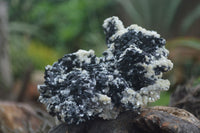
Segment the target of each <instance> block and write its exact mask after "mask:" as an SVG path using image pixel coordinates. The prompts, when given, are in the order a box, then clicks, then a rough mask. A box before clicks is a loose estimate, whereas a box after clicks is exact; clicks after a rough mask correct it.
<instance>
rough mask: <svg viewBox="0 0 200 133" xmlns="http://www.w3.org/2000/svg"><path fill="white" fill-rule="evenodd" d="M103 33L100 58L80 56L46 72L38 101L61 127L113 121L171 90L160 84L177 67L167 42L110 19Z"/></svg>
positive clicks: (86, 53)
mask: <svg viewBox="0 0 200 133" xmlns="http://www.w3.org/2000/svg"><path fill="white" fill-rule="evenodd" d="M103 28H104V33H105V35H106V43H107V46H108V49H107V50H106V51H104V53H103V56H102V57H96V56H95V54H94V51H93V50H89V51H85V50H79V51H77V52H75V53H72V54H66V55H64V56H63V58H61V59H59V60H58V61H57V62H55V63H54V64H53V65H52V66H50V65H48V66H47V67H46V68H45V82H44V85H40V86H38V91H39V92H40V97H39V100H40V102H41V103H43V104H45V105H46V106H47V111H48V112H49V113H50V114H51V115H52V116H55V117H56V118H57V119H58V120H60V121H61V122H67V123H68V124H73V123H75V124H79V123H81V122H84V121H86V120H89V119H93V118H97V117H100V118H103V119H115V118H116V117H117V116H118V114H119V113H120V112H123V111H127V110H135V109H138V108H140V107H142V106H145V105H146V104H147V103H149V102H154V101H155V100H157V99H159V97H160V92H161V91H166V90H168V89H169V85H170V83H169V81H168V80H164V79H162V75H163V73H164V72H167V71H169V70H171V69H172V67H173V64H172V63H171V61H170V60H168V59H167V56H168V53H169V52H168V50H167V49H165V39H163V38H161V37H160V35H159V34H157V33H156V32H155V31H148V30H146V29H144V28H142V27H139V26H137V25H131V26H129V27H127V28H125V27H124V26H123V24H122V22H121V21H120V20H119V19H118V17H111V18H108V19H106V20H105V21H104V24H103Z"/></svg>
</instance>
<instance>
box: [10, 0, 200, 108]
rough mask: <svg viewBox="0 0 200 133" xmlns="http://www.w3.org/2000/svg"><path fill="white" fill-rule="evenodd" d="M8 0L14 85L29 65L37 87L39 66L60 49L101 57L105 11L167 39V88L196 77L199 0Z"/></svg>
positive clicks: (199, 71) (199, 70)
mask: <svg viewBox="0 0 200 133" xmlns="http://www.w3.org/2000/svg"><path fill="white" fill-rule="evenodd" d="M7 3H8V15H9V16H8V17H9V26H8V28H9V38H8V39H9V54H10V58H11V64H12V74H13V77H14V82H15V83H14V87H17V86H18V81H21V82H20V84H23V81H24V80H23V79H24V78H26V72H27V71H26V70H27V69H28V67H30V66H33V68H34V70H33V71H32V73H31V75H32V76H33V77H36V79H34V78H31V80H36V81H32V82H33V83H34V84H35V86H34V87H35V88H34V89H35V90H36V85H37V84H38V83H40V82H41V80H40V81H38V79H39V78H38V79H37V77H42V76H43V75H42V74H43V71H44V67H45V66H46V65H48V64H53V62H54V61H56V60H57V59H58V58H61V57H62V56H63V55H64V54H67V53H71V52H75V51H76V50H78V49H86V50H89V49H94V50H95V52H96V54H97V55H98V56H100V55H101V53H102V52H103V51H104V50H105V49H106V45H105V37H104V34H103V30H102V23H103V20H104V19H105V18H107V17H110V16H119V18H120V19H121V20H122V21H123V22H124V25H125V26H128V25H130V24H133V23H136V24H138V25H140V26H142V27H144V28H146V29H150V30H155V31H157V32H158V33H160V34H161V36H162V37H164V38H166V40H167V44H166V47H167V48H168V49H169V50H170V55H169V58H171V60H172V61H173V63H174V69H173V71H172V72H171V73H168V74H167V75H165V77H166V78H169V79H170V81H171V84H172V85H171V91H172V90H173V89H174V88H175V87H176V86H177V85H179V84H183V83H184V82H186V81H187V80H189V79H191V78H193V79H197V82H198V81H199V80H198V79H199V77H200V67H199V66H200V62H199V61H200V39H199V38H200V30H199V29H200V1H199V0H192V1H188V0H98V1H95V0H7ZM28 72H29V71H28ZM38 73H40V74H38ZM41 75H42V76H41ZM32 76H31V77H32ZM19 86H20V85H19ZM21 86H23V85H21ZM27 86H28V85H27ZM32 89H33V88H32ZM169 95H170V92H167V93H163V94H162V95H161V100H159V101H158V102H157V103H154V104H156V105H167V104H168V103H169Z"/></svg>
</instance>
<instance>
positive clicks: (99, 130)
mask: <svg viewBox="0 0 200 133" xmlns="http://www.w3.org/2000/svg"><path fill="white" fill-rule="evenodd" d="M66 132H67V133H199V132H200V121H199V120H198V119H197V118H196V117H195V116H194V115H192V114H191V113H189V112H187V111H185V110H183V109H178V108H174V107H163V106H156V107H151V108H142V109H141V112H140V113H139V114H138V112H137V111H134V112H131V111H128V112H123V113H121V114H120V115H119V116H118V117H117V118H116V119H115V120H102V119H95V120H90V121H87V122H85V123H82V124H80V125H67V124H66V123H65V124H61V125H59V126H57V127H56V128H54V129H52V130H51V131H50V132H49V133H66Z"/></svg>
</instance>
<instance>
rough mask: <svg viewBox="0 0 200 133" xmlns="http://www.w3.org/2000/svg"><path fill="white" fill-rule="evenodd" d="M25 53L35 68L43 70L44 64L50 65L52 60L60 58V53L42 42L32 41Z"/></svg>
mask: <svg viewBox="0 0 200 133" xmlns="http://www.w3.org/2000/svg"><path fill="white" fill-rule="evenodd" d="M27 55H28V57H29V59H30V61H31V62H32V63H33V65H34V66H35V69H39V70H44V68H45V66H46V65H49V64H50V65H52V64H53V63H54V61H56V60H58V58H61V56H62V53H60V54H58V53H57V52H56V51H55V50H53V49H52V48H49V47H47V46H45V45H44V44H42V43H39V42H35V41H32V42H31V44H30V45H29V47H28V48H27Z"/></svg>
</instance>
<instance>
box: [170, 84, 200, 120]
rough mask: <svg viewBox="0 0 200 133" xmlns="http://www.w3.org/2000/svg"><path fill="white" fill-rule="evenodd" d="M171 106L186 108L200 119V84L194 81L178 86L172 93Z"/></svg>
mask: <svg viewBox="0 0 200 133" xmlns="http://www.w3.org/2000/svg"><path fill="white" fill-rule="evenodd" d="M170 106H173V107H178V108H181V109H185V110H187V111H189V112H190V113H192V114H194V115H195V116H196V117H197V118H198V119H200V85H197V86H195V87H193V86H192V83H188V84H186V85H183V86H178V87H177V88H176V90H175V92H174V93H173V94H172V95H171V99H170Z"/></svg>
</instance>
